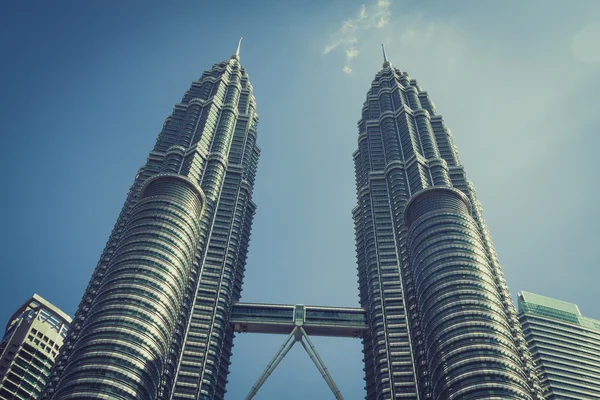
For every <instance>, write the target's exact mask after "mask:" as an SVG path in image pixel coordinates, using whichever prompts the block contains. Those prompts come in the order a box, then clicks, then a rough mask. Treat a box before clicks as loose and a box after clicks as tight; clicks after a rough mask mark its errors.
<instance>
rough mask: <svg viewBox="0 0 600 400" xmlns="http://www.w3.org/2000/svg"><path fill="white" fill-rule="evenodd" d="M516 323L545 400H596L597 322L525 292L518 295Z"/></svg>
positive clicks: (599, 375)
mask: <svg viewBox="0 0 600 400" xmlns="http://www.w3.org/2000/svg"><path fill="white" fill-rule="evenodd" d="M519 320H520V321H521V325H522V326H523V332H524V333H525V339H526V340H527V345H528V346H529V349H530V350H531V354H532V356H533V361H534V362H535V363H536V369H537V372H538V376H539V378H540V383H541V386H542V389H543V391H544V396H545V398H546V400H558V399H573V400H592V399H600V321H598V320H594V319H592V318H587V317H584V316H583V315H581V312H580V311H579V307H577V305H576V304H572V303H567V302H566V301H560V300H555V299H552V298H550V297H545V296H540V295H537V294H533V293H528V292H522V293H519Z"/></svg>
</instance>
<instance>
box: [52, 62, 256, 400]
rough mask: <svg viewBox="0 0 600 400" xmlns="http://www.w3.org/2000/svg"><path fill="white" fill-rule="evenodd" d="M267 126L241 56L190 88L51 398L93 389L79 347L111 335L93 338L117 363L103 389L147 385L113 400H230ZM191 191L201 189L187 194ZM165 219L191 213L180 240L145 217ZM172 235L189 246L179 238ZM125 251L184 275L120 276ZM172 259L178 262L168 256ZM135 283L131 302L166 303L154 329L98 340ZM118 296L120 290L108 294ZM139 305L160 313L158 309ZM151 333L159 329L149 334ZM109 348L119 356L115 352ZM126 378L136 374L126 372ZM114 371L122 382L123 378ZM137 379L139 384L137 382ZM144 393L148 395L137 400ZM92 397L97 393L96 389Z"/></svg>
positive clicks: (78, 319)
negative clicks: (238, 310)
mask: <svg viewBox="0 0 600 400" xmlns="http://www.w3.org/2000/svg"><path fill="white" fill-rule="evenodd" d="M257 124H258V115H257V113H256V100H255V98H254V95H253V88H252V85H251V83H250V80H249V77H248V74H247V72H246V70H245V68H244V67H243V66H242V64H241V63H240V59H239V54H237V53H236V54H235V55H234V56H232V57H231V58H229V59H227V60H224V61H221V62H219V63H216V64H214V65H213V66H212V68H211V69H209V70H207V71H204V73H203V74H202V76H201V77H200V78H199V79H197V80H194V81H192V84H191V86H190V88H189V90H187V91H186V92H185V94H184V95H183V98H182V100H181V102H180V103H177V104H175V107H174V110H173V112H172V113H171V115H169V116H168V117H167V118H166V120H165V122H164V125H163V128H162V130H161V132H160V133H159V135H158V138H157V140H156V144H155V146H154V148H153V150H152V151H151V152H150V154H149V156H148V159H147V162H146V163H145V164H144V165H143V166H142V167H141V168H140V169H139V170H138V173H137V175H136V177H135V180H134V183H133V185H132V186H131V188H130V190H129V192H128V194H127V199H126V201H125V205H124V206H123V209H122V211H121V213H120V215H119V218H118V220H117V223H116V224H115V227H114V229H113V232H112V234H111V236H110V238H109V240H108V243H107V245H106V248H105V249H104V252H103V253H102V256H101V258H100V261H99V263H98V265H97V267H96V269H95V270H94V273H93V276H92V279H91V280H90V283H89V285H88V287H87V289H86V291H85V294H84V296H83V299H82V301H81V303H80V305H79V308H78V310H77V313H76V314H75V318H74V321H73V324H72V327H71V329H70V330H69V334H68V336H67V338H66V339H65V345H64V346H63V348H62V350H61V353H60V354H59V356H58V357H57V361H56V363H55V366H54V368H53V370H52V374H51V376H50V379H49V382H48V384H47V385H46V388H45V389H44V392H43V393H42V399H62V398H71V397H64V396H70V394H67V391H66V390H67V389H68V388H66V387H65V385H64V384H63V382H66V381H67V380H68V379H71V378H69V377H73V380H77V379H80V378H78V377H79V376H83V377H84V378H81V382H82V385H85V384H88V382H87V381H86V379H88V378H87V375H86V374H88V375H91V376H92V377H95V375H94V374H93V373H92V372H90V371H85V370H86V369H91V368H94V367H93V365H94V363H96V362H97V361H98V362H101V360H100V359H99V358H98V359H94V358H89V359H86V361H85V362H86V363H87V364H81V365H80V364H77V363H76V362H75V361H74V360H75V359H76V358H78V357H80V353H81V352H85V351H86V350H85V349H80V345H79V343H83V342H82V341H83V340H88V339H87V338H88V337H90V335H92V334H93V335H96V336H93V337H101V340H100V339H98V340H96V339H94V340H96V342H98V343H99V344H98V348H99V349H100V350H99V351H97V352H96V353H94V357H96V356H98V357H100V356H103V357H106V356H107V354H109V355H110V357H111V358H112V359H111V360H110V361H107V363H111V366H110V367H108V368H107V369H108V370H109V372H110V374H109V375H107V376H109V377H107V378H105V379H103V380H105V381H107V382H109V384H106V383H102V384H101V385H104V386H106V387H107V388H108V389H107V390H113V389H114V388H121V390H125V389H123V387H126V386H127V385H129V386H130V387H133V386H135V385H137V386H136V388H135V389H132V390H133V391H132V390H130V389H127V390H125V391H124V392H123V393H122V394H119V393H116V392H115V393H112V394H110V395H105V397H104V398H110V399H116V398H131V396H134V398H152V399H158V400H183V399H197V398H201V399H211V400H212V399H223V396H224V394H225V391H226V389H225V386H226V384H227V374H228V372H229V364H230V361H229V359H230V357H231V354H232V352H231V349H232V347H233V344H232V341H233V330H232V329H231V327H230V326H229V324H228V319H229V313H230V311H231V307H232V305H233V303H235V302H236V301H238V300H239V298H240V296H241V290H242V282H243V278H244V271H245V263H246V256H247V253H248V245H249V241H250V230H251V226H252V219H253V216H254V213H255V210H256V205H255V204H254V203H253V202H252V191H253V186H254V180H255V176H256V168H257V161H258V157H259V155H260V148H259V147H258V145H257V143H256V141H257ZM165 174H166V175H165ZM173 175H177V176H180V177H181V178H177V179H180V180H179V181H178V182H179V183H180V185H175V186H168V185H167V181H168V180H167V181H165V180H164V179H165V178H156V179H159V180H157V181H153V180H152V179H153V177H157V176H159V177H161V176H173ZM146 182H155V183H152V184H145V183H146ZM186 182H187V183H192V184H193V185H192V186H186V185H187V184H186ZM158 183H160V185H159V184H158ZM180 186H181V187H180ZM194 187H196V188H197V187H199V188H200V189H201V192H202V194H203V203H202V206H203V211H202V215H196V211H197V210H195V207H196V206H194V204H192V203H193V202H192V203H189V202H190V201H191V200H190V198H188V197H189V194H190V193H189V192H188V190H187V189H188V188H192V189H193V188H194ZM185 193H187V194H185ZM171 194H172V195H173V196H175V197H174V198H173V199H172V200H173V201H171V202H169V201H168V200H167V199H168V198H169V196H170V195H171ZM165 196H166V198H165ZM183 202H187V203H186V204H183ZM156 213H158V214H160V213H163V214H165V215H171V216H172V217H173V216H174V215H176V214H177V213H179V214H177V215H180V217H181V216H182V215H183V216H184V221H179V220H177V218H176V217H173V218H175V219H173V220H172V221H171V222H174V221H175V222H176V221H179V222H178V224H179V229H180V231H176V230H175V228H174V227H173V229H170V230H169V231H168V232H167V231H164V229H165V226H164V224H163V225H160V223H158V222H157V221H154V222H153V220H152V219H149V220H146V219H145V218H146V216H148V218H153V217H151V216H152V215H154V214H156ZM182 213H183V214H182ZM192 215H196V216H195V217H194V221H193V226H194V227H193V229H192V228H191V225H190V226H188V225H189V224H191V223H192V222H191V220H188V217H190V216H192ZM140 218H141V219H140ZM140 221H141V222H140ZM138 222H139V223H142V222H143V223H144V224H146V225H144V226H145V227H144V228H142V227H141V226H139V227H138V226H137V225H132V224H138ZM154 223H156V224H157V225H154ZM146 228H148V229H149V230H148V231H146V230H145V229H146ZM155 228H156V229H158V228H160V229H159V231H157V232H156V235H158V236H152V232H153V230H154V229H155ZM173 232H176V233H177V235H180V236H181V237H175V236H177V235H175V233H173ZM171 235H175V236H171ZM192 242H193V243H192ZM124 244H127V246H130V247H131V248H132V249H137V250H139V251H140V257H138V258H143V260H148V259H150V260H152V262H158V263H159V266H160V263H162V262H166V263H170V264H172V265H171V266H170V268H174V271H172V273H170V274H169V279H163V278H166V276H163V275H160V276H158V275H154V277H155V278H156V279H155V280H154V278H152V277H150V276H149V274H148V273H147V270H148V268H150V267H152V266H153V267H156V268H158V267H157V265H155V264H152V263H150V265H149V266H145V264H143V265H144V267H143V268H138V269H139V271H134V270H133V269H132V268H129V266H128V265H129V264H127V263H126V264H124V265H125V266H123V267H122V269H121V267H119V269H118V270H116V271H115V268H116V267H115V265H117V266H119V265H121V263H123V262H129V261H127V260H124V259H123V257H122V256H121V253H120V252H121V251H122V249H123V245H124ZM192 249H193V250H194V251H195V252H194V253H193V255H192ZM137 250H136V251H137ZM128 251H129V250H128ZM142 251H145V252H153V253H152V254H150V253H144V254H145V256H144V257H141V252H142ZM128 254H130V252H129V253H128ZM163 256H164V257H167V258H168V260H166V261H165V259H163V258H161V257H163ZM156 257H158V258H160V259H156ZM190 257H191V258H190ZM144 262H146V261H144ZM121 278H122V279H121ZM140 279H141V280H142V281H140ZM107 285H108V286H107ZM111 285H112V286H111ZM121 285H122V286H121ZM127 285H129V286H130V287H131V289H132V292H131V296H130V297H131V298H132V299H137V298H138V297H139V296H140V293H141V292H140V291H142V292H143V295H144V296H145V295H148V296H155V297H156V296H158V297H159V298H160V299H161V300H160V301H159V302H157V300H155V299H154V298H152V305H151V307H154V308H153V309H152V310H151V314H153V315H154V319H153V320H152V321H151V323H150V325H148V326H147V327H144V328H143V329H142V328H140V327H129V328H119V329H121V331H122V329H126V331H123V332H127V334H128V335H130V336H128V337H126V338H125V337H120V338H116V337H115V341H112V340H111V339H109V338H108V336H102V335H105V334H106V335H108V333H106V332H103V333H102V335H101V334H100V333H97V332H96V330H95V329H96V328H94V327H95V325H94V324H95V322H94V321H95V320H96V319H100V317H102V318H104V313H109V308H111V307H112V308H115V307H117V306H116V304H113V303H112V302H111V301H109V300H107V299H112V297H111V296H113V295H114V294H115V293H121V292H120V290H121V289H122V288H123V294H122V296H123V297H124V296H125V289H124V288H125V286H127ZM153 285H157V286H156V287H155V286H153ZM113 286H114V287H115V288H118V289H119V292H113V291H107V290H109V288H111V287H113ZM105 289H106V290H105ZM110 290H113V289H110ZM107 296H108V297H107ZM148 298H150V297H148ZM136 304H137V303H136ZM119 305H122V303H119ZM136 307H140V308H144V309H146V311H148V310H150V308H149V307H150V305H144V304H139V305H138V306H136ZM146 307H148V308H146ZM105 308H106V310H105ZM140 318H141V319H142V320H143V318H142V317H139V318H138V319H140ZM130 319H131V318H130ZM117 322H118V321H116V320H113V319H110V318H109V319H108V320H107V321H106V323H107V324H108V325H110V324H116V323H117ZM111 326H112V325H111ZM111 329H112V330H114V329H113V328H111ZM145 329H149V330H148V332H146V330H145ZM119 332H120V331H119ZM111 337H112V336H111ZM136 337H139V338H140V340H143V341H144V345H143V346H141V345H139V346H137V348H136V350H137V351H138V352H141V355H138V353H135V354H134V353H133V350H132V349H134V347H132V346H133V345H132V344H133V343H135V340H136V339H135V338H136ZM96 342H95V343H96ZM123 343H125V345H124V344H123ZM127 343H130V344H131V345H127ZM103 346H104V347H103ZM111 346H112V347H111ZM115 346H116V347H115ZM124 346H125V347H124ZM128 346H129V347H128ZM105 347H106V348H115V349H117V350H115V351H108V352H107V351H104V348H105ZM128 349H129V350H128ZM127 351H131V352H132V353H131V357H133V359H135V360H136V361H135V362H134V363H128V364H127V365H125V364H120V363H121V362H122V359H123V358H125V357H126V356H127ZM113 353H114V354H116V355H113ZM90 357H91V356H90ZM125 370H127V371H128V372H127V374H124V373H123V371H125ZM115 371H116V372H115ZM132 371H133V372H132ZM115 373H118V374H123V376H124V377H118V376H117V377H115V376H116V375H114V374H115ZM74 374H75V375H74ZM94 379H95V378H94ZM120 380H122V382H121V381H120ZM128 380H134V381H136V382H137V383H132V382H130V383H128ZM107 385H108V386H107ZM119 385H122V386H119ZM123 385H124V386H123ZM104 386H102V387H104ZM99 387H100V386H99ZM157 388H158V390H157ZM57 389H58V390H59V391H58V392H57ZM86 390H88V389H86ZM102 390H104V389H102ZM136 390H138V391H139V393H134V392H135V391H136ZM89 391H90V392H91V391H94V392H97V391H98V390H95V389H94V388H91V389H89ZM73 393H75V392H73ZM85 393H87V392H85ZM132 393H134V394H132ZM118 396H124V397H118ZM128 396H129V397H128ZM148 396H149V397H148ZM81 397H86V396H85V395H82V396H81ZM81 397H80V398H81ZM92 398H93V397H92Z"/></svg>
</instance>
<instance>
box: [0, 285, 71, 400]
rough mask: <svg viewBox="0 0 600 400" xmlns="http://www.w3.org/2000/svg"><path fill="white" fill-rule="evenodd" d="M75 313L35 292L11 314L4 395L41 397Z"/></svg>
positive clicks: (8, 398)
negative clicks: (55, 304) (62, 308)
mask: <svg viewBox="0 0 600 400" xmlns="http://www.w3.org/2000/svg"><path fill="white" fill-rule="evenodd" d="M70 323H71V317H69V316H68V315H67V314H65V313H64V312H62V311H61V310H59V309H58V308H56V307H55V306H53V305H52V304H51V303H50V302H49V301H47V300H45V299H44V298H42V297H41V296H39V295H37V294H34V295H33V296H32V297H31V298H30V299H29V300H27V301H26V302H25V303H24V304H23V305H22V306H21V307H19V309H18V310H17V311H15V313H14V314H13V315H12V316H11V317H10V319H9V321H8V324H6V331H5V332H4V337H3V338H2V341H0V399H1V400H12V399H18V400H31V399H37V398H38V396H39V395H40V392H41V391H42V388H43V387H44V385H45V384H46V381H47V379H48V376H49V375H50V368H51V367H52V365H53V364H54V360H55V359H56V356H57V354H58V351H59V349H60V348H61V346H62V345H63V341H64V338H65V336H66V335H67V330H68V328H69V324H70Z"/></svg>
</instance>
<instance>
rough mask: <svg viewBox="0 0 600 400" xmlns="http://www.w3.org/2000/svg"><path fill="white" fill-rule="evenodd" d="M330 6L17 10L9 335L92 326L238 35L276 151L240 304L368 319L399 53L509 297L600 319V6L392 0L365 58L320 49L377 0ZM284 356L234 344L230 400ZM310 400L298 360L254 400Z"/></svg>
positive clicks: (309, 378)
mask: <svg viewBox="0 0 600 400" xmlns="http://www.w3.org/2000/svg"><path fill="white" fill-rule="evenodd" d="M324 3H325V2H322V1H305V2H288V1H282V2H275V1H273V2H267V1H262V2H261V1H231V2H204V1H194V2H192V1H179V2H142V1H129V2H100V1H89V2H87V1H86V2H82V1H70V2H67V1H61V2H37V3H34V2H25V1H24V2H10V3H9V2H3V3H0V51H1V53H0V54H1V56H2V57H1V62H0V117H1V121H2V125H1V126H2V129H1V131H0V132H1V134H2V144H3V153H2V156H1V157H0V171H1V173H2V191H1V196H0V210H1V211H0V212H1V213H2V214H1V217H2V218H1V220H2V222H3V229H2V231H1V232H2V240H1V241H0V243H1V246H2V249H1V250H2V251H0V257H1V259H0V268H1V273H0V323H3V322H4V321H6V320H7V319H8V317H9V316H10V315H11V314H12V312H13V311H14V310H15V309H16V308H17V307H18V306H19V305H20V304H21V303H22V302H24V301H25V300H26V299H27V298H28V297H29V296H30V295H31V294H32V293H33V292H37V293H38V294H40V295H41V296H43V297H45V298H46V299H48V300H49V301H51V302H52V303H54V304H55V305H57V306H58V307H60V308H61V309H63V310H64V311H65V312H67V313H69V314H71V315H73V314H74V312H75V310H76V308H77V305H78V303H79V300H80V298H81V295H82V294H83V291H84V289H85V287H86V285H87V282H88V280H89V278H90V276H91V273H92V270H93V268H94V267H95V264H96V262H97V261H98V257H99V255H100V253H101V251H102V249H103V247H104V245H105V243H106V240H107V238H108V235H109V233H110V231H111V229H112V226H113V224H114V222H115V220H116V217H117V215H118V213H119V212H120V209H121V206H122V204H123V201H124V199H125V195H126V193H127V190H128V188H129V185H130V184H131V183H132V181H133V177H134V176H135V173H136V171H137V169H138V168H139V167H140V166H141V165H142V164H143V163H144V162H145V159H146V157H147V155H148V152H149V151H150V150H151V148H152V146H153V144H154V141H155V138H156V135H157V133H158V132H159V131H160V129H161V127H162V124H163V122H164V119H165V118H166V117H167V116H168V115H169V114H170V113H171V111H172V109H173V105H174V104H175V103H177V102H178V101H180V99H181V97H182V95H183V93H184V91H185V90H186V89H187V88H188V87H189V85H190V82H191V81H192V80H194V79H197V78H198V77H199V76H200V75H201V74H202V71H203V70H206V69H209V68H210V67H211V66H212V64H214V63H217V62H219V61H221V60H223V59H227V58H228V57H229V56H230V55H231V53H232V52H233V51H234V49H235V45H236V43H237V39H238V37H239V36H244V41H243V44H242V51H241V61H242V63H243V64H244V66H245V67H246V68H247V70H248V72H249V75H250V80H251V82H252V84H253V85H254V89H255V95H256V98H257V104H258V113H259V115H260V125H259V145H260V146H261V148H262V150H263V152H262V156H261V159H260V161H259V168H258V176H257V183H256V188H255V202H256V203H257V205H258V212H257V215H256V217H255V223H254V228H253V232H252V240H251V246H250V255H249V260H248V266H247V272H246V282H245V286H244V292H243V300H245V301H256V302H276V303H304V304H319V305H339V306H344V305H345V306H357V304H358V290H357V283H356V281H357V278H356V266H355V258H354V233H353V224H352V220H351V212H350V210H351V209H352V207H353V206H354V204H355V201H356V197H355V191H354V171H353V163H352V156H351V154H352V152H353V151H354V150H355V148H356V138H357V128H356V121H357V120H358V119H359V118H360V109H361V106H362V102H363V101H364V98H365V94H366V91H367V89H368V87H369V84H370V82H371V80H372V79H373V76H374V75H375V73H376V72H377V70H378V69H379V68H380V67H381V62H382V60H381V56H380V47H379V43H381V42H385V43H386V44H388V55H389V57H390V59H391V61H392V62H393V63H394V65H395V66H398V67H399V68H401V69H403V70H404V69H405V70H407V71H408V72H410V73H411V76H412V77H413V78H416V79H418V80H419V83H420V85H421V86H422V87H423V88H425V89H427V90H428V91H429V93H430V96H431V98H432V99H433V100H434V101H435V103H436V106H437V109H438V112H439V113H441V114H443V115H444V117H445V120H446V123H447V124H448V126H449V127H450V128H451V129H452V131H453V134H454V137H455V142H456V144H457V146H458V147H459V150H460V156H461V161H462V162H463V164H464V165H465V168H466V170H467V173H468V175H469V177H470V179H472V180H473V181H474V183H475V186H476V188H477V190H478V194H479V197H480V199H481V201H482V203H483V206H484V214H485V216H486V219H487V221H488V223H489V226H490V230H491V234H492V237H493V238H494V240H495V243H496V245H497V250H498V253H499V256H500V260H501V263H502V265H503V267H504V271H505V273H506V277H507V280H508V284H509V287H510V289H511V290H512V292H513V294H516V292H517V291H519V290H527V291H532V292H537V293H540V294H543V295H550V296H554V297H556V298H560V299H562V300H566V301H572V302H576V303H578V304H579V305H580V308H581V310H582V311H583V312H584V313H585V314H586V315H588V316H591V317H595V318H600V311H598V308H597V288H596V286H597V282H598V281H599V280H600V273H599V272H598V268H597V267H598V255H597V252H596V247H597V246H598V244H597V242H598V239H599V238H600V235H598V224H600V218H599V215H600V214H599V213H598V211H597V200H596V199H597V198H598V196H599V195H600V190H599V189H598V182H599V181H600V175H599V173H598V168H597V166H596V162H595V159H596V158H597V153H598V148H599V147H600V140H599V139H598V135H597V130H598V128H597V126H598V124H597V105H598V104H600V63H598V62H586V61H585V60H582V59H581V57H576V56H574V53H573V52H572V49H571V47H572V40H573V37H574V35H575V34H576V33H577V32H578V31H580V30H581V29H582V28H584V27H585V26H589V25H590V24H591V25H593V24H598V23H600V3H598V2H595V1H583V0H581V1H574V2H568V1H566V0H565V1H558V0H556V1H555V0H531V1H516V0H515V1H512V2H510V1H509V2H507V3H503V4H499V3H500V2H494V3H492V2H475V1H460V2H446V1H429V2H421V1H416V0H413V1H395V2H392V4H391V6H390V7H389V10H390V16H389V23H388V24H387V25H386V26H385V27H384V28H382V29H377V28H366V27H365V28H364V29H362V28H361V29H362V30H361V29H359V30H358V31H357V35H358V39H359V41H358V43H357V44H356V47H357V49H358V50H360V54H359V56H358V57H357V58H356V59H354V60H351V62H350V61H349V60H347V59H345V57H344V53H343V51H342V47H338V48H336V49H335V50H333V51H332V52H331V53H329V54H327V55H325V54H324V49H325V47H326V46H327V45H329V44H330V43H331V42H332V41H335V40H336V37H338V35H339V30H340V27H341V26H342V23H343V21H345V20H348V19H350V18H354V17H355V16H356V15H357V12H358V10H359V7H360V4H361V3H360V2H357V1H341V0H339V1H332V2H327V3H326V4H324ZM365 4H366V7H367V8H366V9H367V11H368V12H371V10H372V9H374V7H376V5H375V2H374V1H370V2H366V3H365ZM586 40H587V41H586V42H585V43H584V45H587V46H588V47H589V49H590V54H592V55H593V54H595V53H593V52H594V49H600V41H599V40H600V39H599V38H594V37H591V38H588V39H586ZM596 44H597V46H596ZM584 47H585V46H584ZM596 51H597V50H596ZM345 64H349V65H350V66H351V67H352V70H353V71H352V73H351V74H348V75H346V74H344V73H343V72H342V67H343V66H344V65H345ZM283 340H284V337H279V336H268V335H267V336H264V335H262V336H261V335H257V336H251V335H241V336H239V337H238V338H237V339H236V341H235V344H236V346H235V348H234V356H233V360H232V361H233V364H232V367H231V372H232V373H231V375H230V384H229V387H228V390H229V391H228V398H229V399H233V400H235V399H238V398H243V396H245V394H246V393H247V392H248V390H249V389H250V387H251V386H252V384H253V383H254V381H255V380H256V378H257V377H258V375H259V374H260V372H261V371H262V369H263V368H264V367H265V366H266V364H267V362H268V361H269V360H270V359H271V357H272V356H273V354H274V352H275V351H276V350H277V348H278V347H279V345H280V344H281V342H282V341H283ZM315 344H316V345H317V348H318V350H319V351H320V352H321V355H322V357H323V359H324V360H325V362H326V364H327V365H328V367H329V368H330V370H331V372H332V374H333V376H334V379H335V380H336V382H337V383H338V386H339V387H340V389H341V391H342V393H343V394H344V397H345V398H346V399H349V400H353V399H359V398H363V397H364V391H363V389H362V388H363V381H362V377H363V371H362V363H361V358H362V354H361V352H360V350H361V345H360V342H359V341H357V340H339V339H326V338H317V339H316V340H315ZM309 397H312V398H329V397H331V394H330V393H329V390H328V388H327V386H326V384H325V383H324V381H323V380H322V379H321V377H320V375H319V374H318V372H317V370H316V369H315V368H314V366H313V365H312V364H311V362H310V360H309V359H308V357H307V356H306V355H305V354H303V352H302V350H301V349H300V348H297V349H294V350H293V351H292V352H291V353H290V355H289V356H288V357H287V358H286V360H284V361H283V362H282V363H281V365H280V367H279V368H278V369H277V370H276V371H275V373H274V374H273V376H272V377H271V378H269V380H268V381H267V383H266V384H265V386H264V387H263V388H262V389H261V391H260V392H259V394H258V396H257V399H279V398H286V399H305V398H309Z"/></svg>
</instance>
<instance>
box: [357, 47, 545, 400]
mask: <svg viewBox="0 0 600 400" xmlns="http://www.w3.org/2000/svg"><path fill="white" fill-rule="evenodd" d="M358 130H359V136H358V150H357V151H356V152H355V153H354V162H355V173H356V189H357V194H358V204H357V206H356V207H355V208H354V210H353V215H354V221H355V229H356V251H357V260H358V273H359V285H360V303H361V306H362V307H363V308H364V309H365V311H366V316H367V324H368V326H369V328H368V329H367V330H366V331H365V334H364V340H363V343H364V353H365V368H366V381H367V398H368V399H402V398H405V399H416V398H419V399H440V400H441V399H462V400H466V399H500V398H501V399H540V398H541V396H540V393H541V391H540V388H539V384H538V383H537V380H536V377H535V373H534V372H535V371H534V366H533V363H532V361H531V357H530V355H529V352H528V351H527V348H526V346H525V340H524V337H523V333H522V332H521V329H520V326H519V322H518V319H517V313H516V310H515V308H514V305H513V304H512V302H511V299H510V294H509V291H508V289H507V287H506V281H505V280H504V277H503V275H502V271H501V269H500V265H499V264H498V260H497V258H496V253H495V251H494V247H493V244H492V241H491V239H490V236H489V234H488V230H487V227H486V225H485V221H484V219H483V216H482V213H481V206H480V204H479V201H478V200H477V197H476V194H475V189H474V188H473V185H472V184H471V182H469V181H468V180H467V178H466V175H465V171H464V169H463V166H462V165H461V164H460V161H459V159H458V152H457V150H456V147H455V146H454V143H453V139H452V135H451V133H450V130H449V129H448V128H447V127H446V126H445V124H444V121H443V119H442V117H441V116H440V115H439V114H437V110H436V109H435V106H434V104H433V102H432V101H431V100H430V99H429V96H428V94H427V92H426V91H424V90H423V89H421V87H420V86H419V85H418V84H417V81H415V80H414V79H411V78H410V77H409V76H408V74H407V73H406V72H403V71H401V70H400V69H398V68H394V67H393V66H392V64H391V63H390V62H389V60H388V59H387V56H386V54H385V49H384V63H383V68H382V69H381V70H380V71H379V72H378V73H377V74H376V76H375V80H374V81H373V83H372V84H371V88H370V89H369V91H368V93H367V100H366V101H365V103H364V106H363V108H362V118H361V119H360V120H359V121H358Z"/></svg>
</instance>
